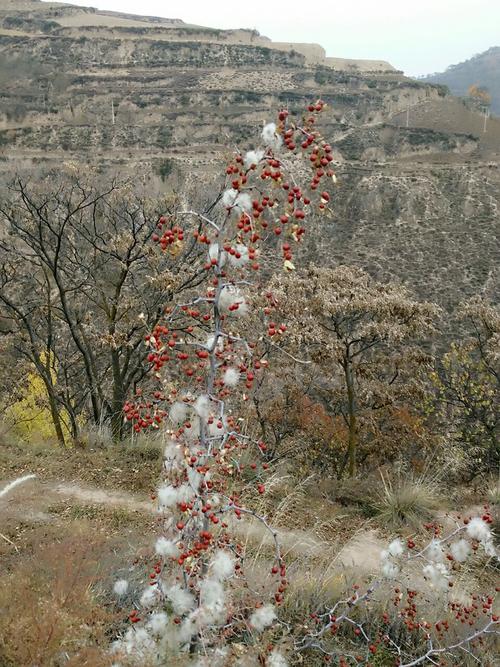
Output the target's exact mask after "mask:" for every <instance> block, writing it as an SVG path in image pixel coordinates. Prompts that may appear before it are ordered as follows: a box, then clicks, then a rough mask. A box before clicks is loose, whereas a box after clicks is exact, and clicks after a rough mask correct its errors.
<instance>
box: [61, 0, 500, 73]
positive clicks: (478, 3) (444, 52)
mask: <svg viewBox="0 0 500 667" xmlns="http://www.w3.org/2000/svg"><path fill="white" fill-rule="evenodd" d="M70 2H71V3H72V4H75V5H83V6H89V5H91V6H93V7H98V8H99V9H110V10H113V11H122V12H129V13H134V14H143V15H155V16H164V17H167V18H180V19H182V20H183V21H185V22H186V23H195V24H198V25H204V26H210V27H214V28H256V29H257V30H258V31H259V32H260V33H261V34H262V35H266V36H267V37H270V38H271V39H273V40H274V41H279V42H281V41H287V42H289V41H293V42H316V43H318V44H321V45H322V46H323V47H324V48H325V49H326V51H327V55H329V56H337V57H341V58H376V59H382V60H388V61H389V62H390V63H392V64H393V65H394V66H395V67H397V68H398V69H403V70H404V71H405V72H406V73H407V74H410V75H413V76H414V75H419V74H427V73H431V72H436V71H441V70H443V69H445V68H446V67H447V66H448V65H450V64H455V63H457V62H461V61H462V60H466V59H467V58H470V57H471V56H472V55H474V54H475V53H480V52H481V51H485V50H486V49H488V48H489V47H490V46H499V45H500V0H412V1H409V0H309V1H304V0H301V1H300V2H297V0H274V1H273V0H180V1H178V0H177V1H176V2H171V1H169V0H93V1H92V0H70ZM295 7H296V8H295ZM294 8H295V9H294Z"/></svg>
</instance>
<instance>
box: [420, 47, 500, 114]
mask: <svg viewBox="0 0 500 667" xmlns="http://www.w3.org/2000/svg"><path fill="white" fill-rule="evenodd" d="M423 80H424V81H428V82H429V83H441V84H444V85H446V86H448V88H449V89H450V91H451V92H452V94H453V95H459V96H461V97H463V96H465V95H467V90H468V88H469V86H471V85H472V84H477V85H479V86H484V87H485V88H488V91H489V93H490V95H491V110H492V112H493V113H495V114H497V115H500V46H493V47H492V48H491V49H488V50H487V51H484V52H483V53H479V54H477V55H475V56H473V57H472V58H470V59H469V60H466V61H464V62H463V63H458V64H457V65H450V67H448V68H447V69H446V71H444V72H438V73H436V74H429V75H428V76H426V77H423Z"/></svg>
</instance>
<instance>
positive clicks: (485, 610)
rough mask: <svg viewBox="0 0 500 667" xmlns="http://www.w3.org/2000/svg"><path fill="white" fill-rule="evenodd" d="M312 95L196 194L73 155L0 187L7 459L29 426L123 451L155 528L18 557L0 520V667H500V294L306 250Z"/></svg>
mask: <svg viewBox="0 0 500 667" xmlns="http://www.w3.org/2000/svg"><path fill="white" fill-rule="evenodd" d="M323 109H324V103H323V102H322V101H321V100H318V101H316V102H314V103H312V104H310V105H309V107H308V108H307V109H306V110H305V111H304V114H303V116H302V117H298V118H292V117H291V116H289V114H288V112H287V111H285V110H281V111H279V112H278V115H277V119H276V122H272V123H268V124H267V125H265V127H264V128H263V130H262V132H261V134H260V136H258V138H257V139H256V144H257V145H256V147H255V149H254V150H251V151H248V152H241V153H240V152H237V151H236V152H235V153H234V154H232V155H230V156H229V157H228V161H227V165H226V166H225V167H224V169H225V173H223V174H222V175H221V179H220V180H219V182H220V183H223V185H222V187H221V188H220V189H219V190H215V189H214V191H213V192H211V193H209V195H210V196H207V193H203V196H202V195H201V193H198V195H199V196H198V201H192V200H190V198H189V197H188V196H187V195H186V193H183V192H181V191H176V192H174V191H171V192H170V191H169V188H168V176H167V178H166V184H165V191H166V192H167V193H168V194H166V195H165V196H164V197H162V198H154V197H152V196H151V195H150V194H149V193H148V189H147V183H146V181H142V180H141V179H140V178H138V179H137V180H127V181H122V180H120V179H119V177H117V178H116V179H115V180H109V179H106V178H101V177H100V175H99V174H98V173H95V172H93V171H91V170H86V169H85V168H84V167H82V166H77V165H75V164H64V165H63V166H62V167H61V168H60V169H59V170H58V171H57V172H51V173H48V174H45V175H43V176H40V178H38V179H36V180H35V179H34V178H33V177H30V178H27V177H24V176H23V175H22V174H19V175H17V176H16V177H15V178H12V181H11V183H10V185H9V187H8V188H6V189H4V190H3V191H2V194H1V198H0V221H1V223H0V224H1V233H0V267H1V268H0V334H1V335H0V368H1V386H0V400H1V403H2V408H3V412H4V417H3V422H2V436H1V437H2V443H1V444H2V446H3V447H4V448H5V451H6V452H7V454H6V456H9V455H10V454H9V453H10V452H14V451H16V452H17V451H19V450H20V449H22V450H23V451H26V450H28V451H29V447H30V442H34V441H36V442H37V445H39V444H40V442H42V441H43V443H44V444H43V447H44V453H43V454H41V455H40V456H41V458H40V459H39V460H43V462H44V463H43V466H44V470H45V467H47V466H48V467H50V459H51V457H53V460H54V461H62V460H63V459H65V458H66V459H67V461H68V463H67V465H68V466H69V462H70V461H73V462H74V465H75V466H76V468H75V469H78V467H81V468H82V469H83V468H85V469H87V468H92V467H95V468H96V469H97V468H98V469H99V470H100V471H102V473H100V474H98V473H96V474H95V477H93V478H92V480H93V482H94V485H95V486H99V483H100V480H101V479H102V480H103V481H102V485H103V487H104V486H106V484H105V481H104V479H105V478H106V475H107V474H109V471H113V470H115V469H118V470H120V471H123V470H124V469H125V468H127V465H129V464H128V461H129V458H130V457H133V456H136V457H138V458H137V461H139V462H138V463H135V464H132V465H134V466H136V467H137V475H136V477H137V479H138V478H139V476H140V475H141V474H143V476H144V479H145V481H144V484H143V485H142V486H139V485H138V483H137V484H136V486H134V488H133V489H132V490H133V491H140V492H144V491H146V490H149V489H151V491H152V506H151V509H152V511H153V513H152V515H151V516H152V517H153V518H151V516H150V515H148V516H147V517H146V516H144V517H142V518H139V519H138V518H137V517H136V518H135V519H134V521H135V522H136V523H137V525H136V524H135V523H134V531H135V532H134V533H133V534H134V535H136V542H134V541H133V540H131V539H128V540H124V539H122V540H120V539H119V538H120V537H123V531H124V528H123V526H124V525H126V522H125V524H124V523H119V522H118V523H113V522H116V521H118V519H117V518H116V516H115V515H112V514H106V513H105V514H102V515H93V517H91V521H99V522H100V523H99V525H100V527H101V529H102V531H101V532H100V533H99V540H97V538H96V541H92V540H89V541H88V543H87V538H85V537H83V534H82V533H75V534H73V533H71V534H67V535H65V537H64V539H59V538H57V539H54V540H53V543H52V544H49V545H48V546H47V545H45V546H44V544H42V547H43V548H42V547H40V546H38V547H37V546H33V545H32V547H31V549H32V553H31V554H30V556H29V558H31V560H29V561H23V558H25V557H26V558H27V556H24V555H23V554H22V553H21V552H19V550H18V548H17V546H16V544H15V541H14V540H13V536H14V533H12V534H10V533H9V534H5V535H3V534H2V538H3V539H4V541H5V542H6V548H7V549H8V550H9V549H10V551H8V558H7V560H6V562H7V563H8V564H7V567H6V569H5V572H4V573H3V574H2V576H1V577H0V605H1V606H3V607H5V609H6V613H4V614H3V615H2V618H1V619H0V635H1V636H2V639H0V665H5V666H6V667H18V666H19V667H20V666H21V665H31V666H33V667H34V666H35V665H37V666H42V665H44V666H45V665H57V666H59V665H96V666H100V665H108V666H113V667H118V666H119V665H120V666H121V667H127V666H134V665H136V666H139V665H140V666H145V667H149V666H150V665H151V666H153V665H192V666H193V667H194V666H195V665H196V666H197V667H205V666H206V667H208V666H214V667H217V666H220V667H226V666H227V667H231V666H233V665H234V666H238V667H246V666H248V667H250V666H252V665H261V666H262V667H264V666H267V667H286V665H311V666H316V665H322V664H331V665H336V666H337V665H338V666H339V667H347V666H349V667H351V666H353V665H365V666H367V667H368V666H369V665H371V666H372V667H382V666H387V667H389V666H392V665H394V666H401V667H402V666H406V667H413V666H414V665H443V666H444V665H475V664H481V665H484V666H485V667H486V666H493V665H494V664H495V659H496V658H495V655H496V652H497V650H498V634H499V609H498V601H497V592H498V581H497V579H498V558H497V556H498V550H497V545H496V537H495V531H494V528H495V522H496V521H497V513H498V503H499V489H498V474H499V462H500V452H499V446H498V435H499V420H498V405H499V404H500V376H499V373H500V312H499V310H498V305H497V304H494V303H489V302H487V301H486V300H484V299H483V298H482V297H481V295H478V296H477V297H475V298H473V299H469V300H467V301H466V302H464V303H462V304H461V305H460V307H459V308H458V309H456V311H455V312H452V313H450V312H448V311H447V310H446V308H445V307H443V304H439V305H438V304H434V303H427V302H422V301H419V300H418V299H417V298H416V297H415V296H414V295H413V294H412V292H411V290H410V289H409V288H408V287H407V286H404V285H401V284H395V283H394V284H381V283H379V282H377V281H376V280H374V279H373V278H372V277H371V276H370V274H369V273H368V272H366V271H363V270H362V269H360V268H356V267H351V266H344V265H332V266H317V265H316V264H315V262H314V257H312V256H311V255H310V254H308V253H307V244H308V240H309V238H310V236H311V235H314V234H321V228H322V224H323V222H324V221H325V220H327V219H328V218H329V216H331V215H333V213H334V210H335V189H336V178H335V173H334V168H333V164H334V156H335V147H334V146H332V145H330V144H329V143H328V137H327V136H323V134H322V122H321V117H322V112H323ZM199 202H202V203H201V204H200V205H199V206H198V203H199ZM331 243H335V238H334V235H333V237H332V239H331ZM450 331H452V332H453V336H452V337H450V333H449V332H450ZM140 457H143V458H140ZM23 461H24V462H23V464H22V465H19V467H18V468H16V467H15V465H14V466H11V467H10V468H8V467H7V468H5V469H6V470H9V471H12V472H9V479H6V483H5V485H4V486H3V487H2V489H3V490H0V503H2V502H3V503H7V502H8V498H9V497H10V496H9V494H11V493H12V494H14V493H16V494H19V497H20V499H21V501H22V498H23V491H22V490H23V489H24V488H28V485H29V484H30V481H29V480H26V481H23V478H22V475H21V473H23V474H24V473H26V472H30V473H34V474H36V475H38V474H39V473H40V471H39V470H38V469H37V458H36V457H34V458H33V462H32V465H31V468H30V467H29V465H30V460H29V459H28V461H27V462H26V461H25V460H23ZM93 462H94V463H93ZM57 465H59V463H58V464H57ZM72 465H73V463H72ZM130 467H131V466H130V465H129V468H130ZM3 469H4V468H3ZM15 470H17V471H18V473H19V474H18V475H17V477H19V480H18V481H19V484H18V485H17V487H16V486H15V485H13V486H12V487H8V486H6V485H7V482H9V481H12V480H13V479H14V478H15V477H16V474H14V471H15ZM66 470H69V468H66ZM135 471H136V469H135V468H134V474H135ZM40 474H41V473H40ZM68 474H70V473H68ZM71 474H72V473H71ZM125 474H126V473H125V472H123V473H122V472H120V474H117V475H116V478H119V477H120V475H121V476H122V477H124V476H125ZM2 477H4V475H3V474H2ZM137 479H136V482H137ZM113 480H114V481H115V482H116V480H115V478H113ZM122 481H123V480H122ZM25 484H26V486H24V485H25ZM111 486H114V484H112V485H111ZM120 488H122V487H121V486H120ZM123 488H127V487H126V486H124V487H123ZM16 489H17V490H16ZM129 490H130V489H129ZM335 508H337V509H338V508H341V509H342V512H341V513H340V512H339V513H337V514H336V512H337V509H335ZM107 509H108V510H109V511H110V512H111V510H110V508H109V507H108V508H107ZM65 511H66V510H65ZM343 517H347V519H346V520H345V521H344V518H343ZM343 521H344V523H343ZM91 525H93V524H91ZM112 526H114V527H115V528H116V527H117V529H116V530H115V529H113V528H112ZM368 527H369V529H370V530H371V531H374V532H375V533H376V534H377V536H378V539H380V540H381V541H382V543H383V545H382V546H383V548H378V549H377V550H376V556H375V558H374V560H373V562H372V563H371V565H370V567H369V568H362V567H359V568H357V569H356V567H355V565H354V566H353V567H352V568H349V567H347V566H346V557H345V545H346V544H347V543H348V542H349V540H351V538H353V536H354V535H358V532H359V531H366V530H368ZM87 529H88V526H87ZM82 530H83V529H82ZM252 531H253V532H252ZM2 533H3V529H2ZM292 534H293V535H294V536H295V538H297V536H298V535H301V536H302V537H301V538H300V539H305V538H304V536H305V535H306V534H307V535H314V538H315V539H314V540H313V541H308V542H306V547H304V548H301V550H300V549H298V547H297V544H296V543H295V542H294V545H293V546H290V539H291V537H290V536H291V535H292ZM256 535H257V536H258V538H257V537H256ZM282 538H283V540H282ZM0 539H1V538H0ZM298 539H299V538H297V540H298ZM72 540H73V541H72ZM141 540H142V542H141ZM126 542H127V543H126ZM9 543H10V544H9ZM10 545H14V546H13V547H11V546H10ZM82 545H85V546H82ZM40 549H41V551H40ZM358 550H361V551H362V550H363V546H362V543H360V546H358ZM37 554H38V555H37ZM104 554H106V555H104ZM356 558H357V556H356ZM356 558H354V559H353V564H355V563H356V562H358V561H357V560H356ZM55 560H56V561H57V562H58V567H57V571H55V570H51V567H53V562H54V561H55ZM51 561H52V565H51ZM97 573H98V574H97ZM14 582H15V583H14ZM33 610H34V611H33ZM18 619H21V620H20V621H19V620H18ZM27 619H30V620H29V622H28V620H27Z"/></svg>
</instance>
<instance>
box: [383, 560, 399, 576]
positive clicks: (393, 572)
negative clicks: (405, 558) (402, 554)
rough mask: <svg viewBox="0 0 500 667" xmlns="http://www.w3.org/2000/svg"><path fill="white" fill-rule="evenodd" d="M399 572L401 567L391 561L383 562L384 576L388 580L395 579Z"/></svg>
mask: <svg viewBox="0 0 500 667" xmlns="http://www.w3.org/2000/svg"><path fill="white" fill-rule="evenodd" d="M399 572H400V569H399V565H397V564H396V563H393V562H392V561H391V560H385V561H383V562H382V574H383V575H384V577H386V578H387V579H395V578H396V577H397V576H398V574H399Z"/></svg>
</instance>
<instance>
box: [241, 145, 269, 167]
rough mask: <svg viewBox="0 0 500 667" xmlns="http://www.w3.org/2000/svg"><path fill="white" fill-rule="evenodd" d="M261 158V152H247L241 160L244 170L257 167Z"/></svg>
mask: <svg viewBox="0 0 500 667" xmlns="http://www.w3.org/2000/svg"><path fill="white" fill-rule="evenodd" d="M263 157H264V151H263V150H260V149H258V150H256V151H248V153H246V155H245V158H244V160H243V164H244V166H245V169H250V167H251V166H252V165H258V164H259V162H260V161H261V160H262V158H263Z"/></svg>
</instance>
